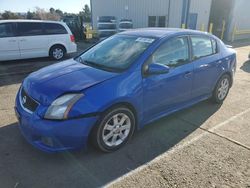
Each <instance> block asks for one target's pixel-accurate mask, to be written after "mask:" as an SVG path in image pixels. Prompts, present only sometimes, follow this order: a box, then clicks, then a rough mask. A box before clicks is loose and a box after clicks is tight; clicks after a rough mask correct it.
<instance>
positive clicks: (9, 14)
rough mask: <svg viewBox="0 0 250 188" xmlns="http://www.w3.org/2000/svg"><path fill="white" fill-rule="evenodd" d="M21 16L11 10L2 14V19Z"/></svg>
mask: <svg viewBox="0 0 250 188" xmlns="http://www.w3.org/2000/svg"><path fill="white" fill-rule="evenodd" d="M18 18H20V17H19V16H18V15H17V14H15V13H13V12H11V11H5V12H4V13H3V14H2V19H4V20H8V19H18Z"/></svg>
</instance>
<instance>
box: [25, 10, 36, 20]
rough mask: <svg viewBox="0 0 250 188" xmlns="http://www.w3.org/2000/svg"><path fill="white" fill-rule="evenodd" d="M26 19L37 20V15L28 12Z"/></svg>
mask: <svg viewBox="0 0 250 188" xmlns="http://www.w3.org/2000/svg"><path fill="white" fill-rule="evenodd" d="M26 19H30V20H31V19H37V18H36V15H35V13H34V12H30V11H28V12H27V15H26Z"/></svg>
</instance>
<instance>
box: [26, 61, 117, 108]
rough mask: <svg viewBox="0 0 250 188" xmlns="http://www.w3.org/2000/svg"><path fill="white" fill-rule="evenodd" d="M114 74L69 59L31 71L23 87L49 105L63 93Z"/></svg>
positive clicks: (35, 97)
mask: <svg viewBox="0 0 250 188" xmlns="http://www.w3.org/2000/svg"><path fill="white" fill-rule="evenodd" d="M116 75H117V73H113V72H107V71H103V70H100V69H96V68H93V67H89V66H86V65H83V64H81V63H79V62H77V61H75V60H74V59H70V60H66V61H63V62H61V63H57V64H54V65H51V66H48V67H45V68H42V69H40V70H38V71H36V72H33V73H31V74H30V75H29V76H28V77H27V78H26V79H25V80H24V82H23V88H24V89H25V91H26V92H27V93H28V94H29V95H30V96H31V97H32V98H34V99H35V100H37V101H38V102H39V103H41V104H43V105H49V104H51V103H52V102H53V101H54V100H55V99H56V98H57V97H59V96H61V95H63V94H64V93H74V92H81V91H82V90H84V89H86V88H89V87H91V86H93V85H96V84H98V83H101V82H103V81H105V80H107V79H111V78H112V77H114V76H116Z"/></svg>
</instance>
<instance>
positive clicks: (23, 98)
mask: <svg viewBox="0 0 250 188" xmlns="http://www.w3.org/2000/svg"><path fill="white" fill-rule="evenodd" d="M20 103H21V104H22V106H23V108H25V109H26V110H28V111H30V112H34V111H35V110H36V108H37V107H38V105H39V103H38V102H36V101H35V100H34V99H32V98H31V97H30V96H29V95H28V94H27V93H26V92H25V90H24V89H23V88H22V89H21V95H20Z"/></svg>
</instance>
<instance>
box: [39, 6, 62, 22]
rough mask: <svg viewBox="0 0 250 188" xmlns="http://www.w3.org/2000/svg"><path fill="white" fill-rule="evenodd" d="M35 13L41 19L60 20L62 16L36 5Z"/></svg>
mask: <svg viewBox="0 0 250 188" xmlns="http://www.w3.org/2000/svg"><path fill="white" fill-rule="evenodd" d="M35 15H36V17H37V18H38V19H40V20H54V21H58V20H60V19H61V17H60V16H59V15H58V14H57V13H56V12H54V13H51V12H47V11H45V10H44V9H42V8H39V7H36V11H35Z"/></svg>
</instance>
